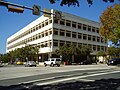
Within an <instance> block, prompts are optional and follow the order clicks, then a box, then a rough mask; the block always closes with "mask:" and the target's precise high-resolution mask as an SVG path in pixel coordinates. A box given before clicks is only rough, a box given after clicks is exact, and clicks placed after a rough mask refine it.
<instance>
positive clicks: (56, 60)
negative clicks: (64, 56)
mask: <svg viewBox="0 0 120 90" xmlns="http://www.w3.org/2000/svg"><path fill="white" fill-rule="evenodd" d="M60 64H61V59H60V58H49V59H47V60H46V61H45V62H44V65H45V66H47V65H49V66H52V67H54V66H55V65H57V66H58V67H59V66H60Z"/></svg>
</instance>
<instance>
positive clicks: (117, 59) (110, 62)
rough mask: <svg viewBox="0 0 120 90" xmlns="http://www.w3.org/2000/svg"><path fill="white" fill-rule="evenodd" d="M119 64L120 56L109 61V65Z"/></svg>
mask: <svg viewBox="0 0 120 90" xmlns="http://www.w3.org/2000/svg"><path fill="white" fill-rule="evenodd" d="M118 64H120V58H112V59H110V60H108V62H107V65H118Z"/></svg>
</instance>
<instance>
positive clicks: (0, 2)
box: [0, 1, 33, 10]
mask: <svg viewBox="0 0 120 90" xmlns="http://www.w3.org/2000/svg"><path fill="white" fill-rule="evenodd" d="M0 5H2V6H6V7H8V5H11V6H16V7H20V8H25V9H29V10H33V8H31V7H28V6H23V5H19V4H14V3H10V2H5V1H0Z"/></svg>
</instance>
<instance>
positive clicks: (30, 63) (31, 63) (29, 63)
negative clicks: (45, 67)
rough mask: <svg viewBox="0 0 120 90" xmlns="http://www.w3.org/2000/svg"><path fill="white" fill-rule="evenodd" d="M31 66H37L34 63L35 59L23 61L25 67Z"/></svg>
mask: <svg viewBox="0 0 120 90" xmlns="http://www.w3.org/2000/svg"><path fill="white" fill-rule="evenodd" d="M32 66H34V67H36V66H37V65H36V63H35V61H27V62H26V63H25V67H32Z"/></svg>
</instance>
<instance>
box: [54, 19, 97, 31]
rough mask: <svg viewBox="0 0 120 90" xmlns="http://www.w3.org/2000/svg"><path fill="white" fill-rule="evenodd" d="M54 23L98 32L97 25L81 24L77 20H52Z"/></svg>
mask: <svg viewBox="0 0 120 90" xmlns="http://www.w3.org/2000/svg"><path fill="white" fill-rule="evenodd" d="M54 23H56V24H58V25H65V26H68V27H72V28H76V29H80V30H87V31H90V32H95V33H99V28H97V27H93V26H90V25H86V24H82V23H79V22H74V21H70V20H65V19H62V20H56V19H55V20H54Z"/></svg>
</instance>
